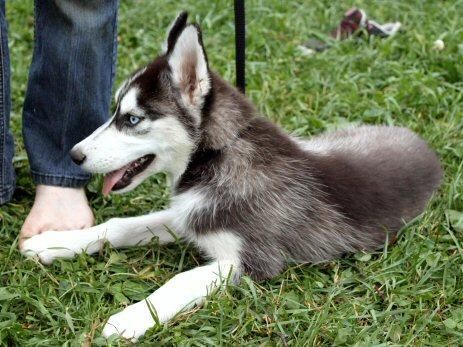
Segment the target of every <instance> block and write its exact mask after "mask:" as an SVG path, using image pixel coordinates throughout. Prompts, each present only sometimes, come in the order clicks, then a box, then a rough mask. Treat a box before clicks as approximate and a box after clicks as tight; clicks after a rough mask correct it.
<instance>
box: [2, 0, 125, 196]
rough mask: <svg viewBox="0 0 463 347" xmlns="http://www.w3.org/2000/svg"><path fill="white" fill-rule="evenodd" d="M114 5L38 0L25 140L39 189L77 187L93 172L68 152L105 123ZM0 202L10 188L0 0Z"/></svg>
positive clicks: (102, 0) (110, 1)
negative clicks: (76, 163)
mask: <svg viewBox="0 0 463 347" xmlns="http://www.w3.org/2000/svg"><path fill="white" fill-rule="evenodd" d="M117 8H118V1H117V0H53V1H52V0H36V1H35V48H34V54H33V58H32V64H31V67H30V72H29V83H28V88H27V93H26V99H25V102H24V112H23V136H24V143H25V146H26V151H27V154H28V157H29V163H30V167H31V172H32V177H33V179H34V182H35V183H36V184H46V185H57V186H64V187H81V186H83V185H84V184H85V183H86V182H87V181H88V179H89V178H90V175H89V174H87V173H85V172H83V171H82V169H81V168H80V167H79V166H77V165H75V164H74V163H73V162H72V160H71V158H70V156H69V153H68V152H69V150H70V149H71V148H72V146H74V144H76V143H77V142H79V141H81V140H82V139H83V138H85V137H86V136H88V135H89V134H90V133H91V132H92V131H93V130H95V129H96V128H97V127H98V126H99V125H101V124H102V123H103V122H104V121H105V120H106V118H107V115H108V112H109V104H110V98H111V87H112V84H113V80H114V74H115V63H116V50H117V28H116V26H117ZM0 29H1V30H0V35H1V45H0V160H1V161H0V203H4V202H6V201H8V200H9V199H10V198H11V195H12V192H13V188H14V170H13V165H12V158H13V138H12V135H11V133H10V131H9V117H10V85H9V81H10V76H9V75H10V67H9V58H8V44H7V22H6V19H5V0H0Z"/></svg>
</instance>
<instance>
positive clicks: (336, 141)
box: [22, 13, 442, 339]
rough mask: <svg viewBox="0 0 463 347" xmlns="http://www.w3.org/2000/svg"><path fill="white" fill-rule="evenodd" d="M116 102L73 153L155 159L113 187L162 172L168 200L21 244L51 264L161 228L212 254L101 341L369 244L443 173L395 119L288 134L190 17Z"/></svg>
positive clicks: (101, 160) (128, 312)
mask: <svg viewBox="0 0 463 347" xmlns="http://www.w3.org/2000/svg"><path fill="white" fill-rule="evenodd" d="M116 100H117V110H116V112H115V114H114V116H113V117H112V118H111V119H110V120H109V121H108V122H107V123H106V124H105V125H103V126H102V127H101V128H99V129H97V130H96V131H95V132H94V133H93V134H92V135H90V136H89V137H88V138H86V139H85V140H83V141H82V142H80V143H79V144H77V145H76V146H75V147H74V149H73V151H72V155H73V156H74V157H78V158H79V160H78V162H79V163H81V165H82V167H83V168H84V169H86V170H88V171H90V172H95V173H108V172H111V171H114V170H118V169H120V168H121V167H124V166H125V165H127V164H128V163H131V162H133V161H136V160H137V159H138V158H141V157H143V156H146V155H150V154H153V155H155V159H154V160H153V161H152V162H150V164H149V165H148V167H147V168H146V169H145V170H144V171H142V172H141V173H139V174H138V175H136V176H135V177H133V178H131V180H130V183H129V184H128V185H127V186H125V187H122V188H121V189H119V192H124V191H128V190H131V189H133V188H135V187H136V186H137V185H138V184H140V183H141V182H142V181H143V180H144V179H146V178H147V177H148V176H150V175H152V174H153V173H155V172H159V171H165V172H167V173H168V175H169V176H170V178H171V181H172V191H173V196H172V201H171V204H170V207H169V208H168V209H166V210H164V211H160V212H155V213H152V214H149V215H145V216H141V217H132V218H124V219H121V218H115V219H110V220H109V221H107V222H106V223H103V224H100V225H97V226H95V227H92V228H89V229H88V230H85V231H81V230H77V231H64V232H55V231H48V232H44V233H42V234H40V235H37V236H34V237H32V238H31V239H28V240H26V241H25V242H24V245H23V248H22V251H23V253H24V254H26V255H27V256H32V255H38V257H39V258H40V259H41V261H42V262H44V263H51V262H52V261H53V260H54V259H56V258H67V257H72V256H74V255H75V254H77V253H81V252H87V253H89V254H90V253H96V252H98V251H99V250H100V248H101V247H102V245H103V244H104V243H105V242H108V243H109V244H110V245H112V246H113V247H127V246H135V245H143V244H147V243H148V242H149V241H150V240H151V239H152V238H153V237H157V238H159V242H160V243H161V244H165V243H168V242H172V241H173V240H174V238H173V236H172V235H171V233H170V231H168V230H167V229H166V227H168V228H169V230H173V231H175V232H176V233H177V234H178V236H179V237H181V238H183V239H185V240H187V241H189V242H193V243H194V244H195V245H196V246H197V247H198V248H199V249H201V250H202V251H203V252H204V255H205V256H206V257H207V258H208V259H209V260H210V261H209V262H208V263H207V264H206V265H204V266H200V267H197V268H195V269H192V270H189V271H186V272H183V273H180V274H178V275H176V276H174V277H173V278H172V279H171V280H170V281H168V282H167V283H166V284H165V285H164V286H162V287H161V288H159V289H158V290H157V291H155V292H154V293H153V294H151V295H150V296H148V297H147V299H146V300H144V301H141V302H139V303H136V304H134V305H130V306H128V307H127V308H125V309H124V310H123V311H121V312H120V313H117V314H115V315H113V316H112V317H110V319H109V320H108V322H107V324H106V326H105V328H104V329H103V334H104V335H105V336H109V335H111V334H118V335H121V336H123V337H126V338H131V339H136V338H138V337H139V336H141V335H143V334H144V333H145V331H146V330H147V329H149V328H150V327H152V326H153V325H154V324H155V320H154V319H153V317H152V313H151V312H150V311H154V312H156V314H157V316H158V318H159V320H160V321H161V322H166V321H168V320H169V319H171V318H172V317H173V316H174V315H175V314H177V313H178V312H179V311H181V310H183V309H186V308H191V307H192V306H193V305H195V304H201V303H202V302H203V300H204V298H205V297H206V296H207V295H208V293H210V291H211V290H213V289H214V288H217V287H218V286H220V285H221V283H224V282H225V279H227V278H228V279H232V280H233V281H236V280H238V279H239V276H240V275H241V274H248V275H250V276H251V277H252V278H253V279H255V280H264V279H268V278H271V277H272V276H275V275H278V274H279V273H280V272H281V271H282V270H283V269H284V268H285V265H286V264H287V262H288V261H294V262H310V263H317V262H321V261H326V260H329V259H333V258H335V257H339V256H341V255H343V254H345V253H346V252H355V251H358V250H375V249H378V248H380V247H382V246H383V245H384V244H385V242H387V240H392V239H393V238H394V236H395V234H396V233H397V231H398V230H399V229H400V228H401V227H402V226H403V225H404V223H406V222H407V221H410V220H411V219H413V218H414V217H416V216H417V215H419V214H420V213H422V212H423V210H424V208H425V206H426V204H427V202H428V200H429V199H430V197H431V195H432V194H433V192H434V191H435V190H436V189H437V188H438V186H439V183H440V181H441V176H442V172H441V168H440V165H439V161H438V159H437V157H436V155H435V154H434V153H433V151H431V150H430V149H429V147H428V146H427V144H426V143H425V142H424V141H423V140H422V139H420V138H419V137H418V136H417V135H415V134H414V133H413V132H411V131H410V130H407V129H404V128H398V127H387V126H362V127H358V128H351V129H348V130H342V131H337V132H333V133H327V134H324V135H321V136H318V137H315V138H313V139H310V140H305V139H298V138H295V137H292V136H290V135H288V134H286V133H284V132H283V131H282V130H281V129H280V128H279V127H277V126H276V125H274V124H272V123H271V122H269V121H268V120H267V119H265V118H263V117H261V116H260V115H259V114H258V112H257V111H256V110H255V108H254V107H253V105H252V104H251V103H250V102H249V101H248V100H247V99H246V98H245V96H243V95H242V94H241V93H239V92H238V91H237V90H236V89H235V88H233V87H231V86H230V85H229V84H227V83H226V82H225V81H223V80H222V79H221V78H220V77H219V76H218V75H216V74H215V73H213V72H212V71H210V69H209V66H208V61H207V57H206V53H205V50H204V47H203V44H202V40H201V32H200V30H199V28H198V27H197V26H196V25H192V24H190V25H188V24H187V15H186V13H182V14H180V15H179V17H178V18H177V19H176V21H175V22H174V24H173V25H172V27H171V30H170V32H169V34H168V38H167V43H166V46H165V52H164V53H163V54H162V55H160V56H159V57H157V58H156V59H155V60H154V61H153V62H152V63H151V64H149V65H148V66H147V67H145V68H143V69H141V70H139V71H138V72H136V73H135V74H134V75H133V76H132V77H131V78H130V79H129V80H127V81H126V82H125V83H124V84H123V86H122V87H121V88H120V89H119V90H118V92H117V93H116ZM134 117H135V118H134ZM132 120H133V121H134V122H133V123H136V124H131V122H132ZM137 120H138V122H136V121H137ZM149 306H151V308H152V310H150V307H149Z"/></svg>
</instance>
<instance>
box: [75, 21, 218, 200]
mask: <svg viewBox="0 0 463 347" xmlns="http://www.w3.org/2000/svg"><path fill="white" fill-rule="evenodd" d="M211 84H212V82H211V77H210V72H209V68H208V63H207V57H206V53H205V51H204V47H203V44H202V39H201V31H200V29H199V27H198V26H197V25H194V24H187V13H186V12H183V13H181V14H180V15H179V16H178V17H177V19H176V20H175V21H174V22H173V24H172V25H171V28H170V30H169V32H168V35H167V40H166V43H165V45H164V52H163V54H161V55H160V56H158V57H157V58H156V59H155V60H154V61H153V62H152V63H151V64H149V65H148V66H146V67H145V68H142V69H140V70H138V71H137V72H135V73H134V74H133V75H132V77H131V78H129V79H128V80H126V81H125V82H124V83H123V84H122V86H121V87H120V88H119V89H118V91H117V92H116V95H115V98H116V105H117V106H116V111H115V113H114V115H113V117H112V118H111V119H110V120H109V121H108V122H106V123H105V124H104V125H102V126H101V127H100V128H98V129H97V130H95V132H94V133H93V134H91V135H90V136H89V137H87V138H86V139H84V140H83V141H82V142H80V143H78V144H77V145H75V146H74V147H73V149H72V150H71V156H72V158H73V160H74V162H76V163H77V164H79V165H81V166H82V167H83V169H85V170H87V171H89V172H93V173H103V174H105V179H104V186H103V193H105V194H108V193H109V192H111V191H115V192H116V191H117V192H121V193H122V192H126V191H129V190H132V189H133V188H135V187H136V186H137V185H139V184H140V183H141V182H142V181H143V180H145V179H146V178H147V177H149V176H150V175H152V174H153V173H156V172H160V171H166V172H168V173H170V174H171V175H173V176H174V179H175V178H176V176H177V177H178V176H179V175H181V174H182V173H183V171H184V170H185V168H186V165H187V164H188V160H189V157H190V155H191V152H192V150H193V149H194V148H195V145H196V141H197V137H198V134H199V127H200V124H201V118H202V113H203V108H204V107H205V103H206V100H207V97H208V95H209V93H210V91H211Z"/></svg>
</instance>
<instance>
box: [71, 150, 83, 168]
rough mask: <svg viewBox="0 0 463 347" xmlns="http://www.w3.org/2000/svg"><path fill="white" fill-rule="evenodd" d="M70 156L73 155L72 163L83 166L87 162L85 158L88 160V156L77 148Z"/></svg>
mask: <svg viewBox="0 0 463 347" xmlns="http://www.w3.org/2000/svg"><path fill="white" fill-rule="evenodd" d="M69 154H70V155H71V159H72V161H73V162H74V163H76V164H77V165H82V163H83V162H84V161H85V158H87V156H86V155H85V154H84V153H82V151H81V150H79V149H77V148H73V149H71V151H70V152H69Z"/></svg>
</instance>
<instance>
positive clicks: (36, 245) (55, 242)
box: [21, 231, 76, 264]
mask: <svg viewBox="0 0 463 347" xmlns="http://www.w3.org/2000/svg"><path fill="white" fill-rule="evenodd" d="M63 236H65V235H64V234H63V232H62V231H46V232H43V233H41V234H38V235H35V236H33V237H31V238H30V239H27V240H25V241H24V243H23V245H22V247H21V253H22V254H23V255H24V256H26V257H38V258H39V259H40V262H41V263H43V264H51V263H53V261H54V260H55V259H57V258H72V257H74V255H75V254H76V252H75V251H74V250H72V249H71V247H70V245H69V243H70V240H66V239H65V238H63Z"/></svg>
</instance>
